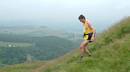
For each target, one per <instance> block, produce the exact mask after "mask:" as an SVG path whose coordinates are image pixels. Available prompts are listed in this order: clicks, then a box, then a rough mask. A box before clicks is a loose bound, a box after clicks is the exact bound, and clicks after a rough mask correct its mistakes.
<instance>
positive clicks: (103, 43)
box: [0, 17, 130, 72]
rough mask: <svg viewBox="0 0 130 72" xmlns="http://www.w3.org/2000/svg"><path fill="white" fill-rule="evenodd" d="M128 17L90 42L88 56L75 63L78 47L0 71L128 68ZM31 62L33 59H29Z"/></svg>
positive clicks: (125, 71)
mask: <svg viewBox="0 0 130 72" xmlns="http://www.w3.org/2000/svg"><path fill="white" fill-rule="evenodd" d="M129 46H130V17H128V18H125V19H123V20H122V21H120V22H119V23H117V24H115V25H114V26H112V27H111V28H109V29H108V30H106V31H104V32H103V33H102V34H100V35H99V36H98V38H97V41H96V42H95V43H93V44H91V45H90V50H91V51H92V56H91V57H87V56H86V57H85V58H84V59H83V62H82V63H78V60H79V52H78V49H77V50H75V51H73V52H70V53H68V54H66V55H65V56H62V57H60V58H58V59H55V60H51V61H48V62H44V63H42V62H40V64H34V68H33V65H31V66H29V67H26V66H28V65H29V64H24V65H23V64H20V66H17V65H14V66H8V67H3V68H1V69H0V72H130V47H129ZM32 64H33V63H32Z"/></svg>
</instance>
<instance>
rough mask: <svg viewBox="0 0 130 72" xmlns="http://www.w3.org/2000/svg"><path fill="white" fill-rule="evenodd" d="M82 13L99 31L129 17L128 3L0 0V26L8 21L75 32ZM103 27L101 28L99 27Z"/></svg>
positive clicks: (126, 0)
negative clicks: (71, 29) (67, 29)
mask: <svg viewBox="0 0 130 72" xmlns="http://www.w3.org/2000/svg"><path fill="white" fill-rule="evenodd" d="M80 14H84V15H85V16H86V17H87V18H88V19H90V21H91V22H92V23H93V25H94V26H95V27H96V28H97V29H98V30H102V29H104V28H107V27H108V26H110V25H111V24H112V23H114V22H116V21H118V20H120V19H121V18H123V17H125V16H130V0H0V21H1V23H0V24H4V25H5V24H9V22H10V25H13V23H11V22H16V24H17V25H18V24H20V23H18V22H22V23H24V22H25V23H26V22H27V23H26V24H38V25H45V26H49V27H59V28H64V29H66V28H69V30H70V28H73V29H79V30H80V28H81V25H80V23H79V21H78V19H77V17H78V16H79V15H80ZM101 26H103V27H104V28H100V27H101Z"/></svg>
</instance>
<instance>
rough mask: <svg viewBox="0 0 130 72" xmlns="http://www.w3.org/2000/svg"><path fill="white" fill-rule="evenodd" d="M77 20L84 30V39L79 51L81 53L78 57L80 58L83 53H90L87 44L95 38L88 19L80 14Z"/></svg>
mask: <svg viewBox="0 0 130 72" xmlns="http://www.w3.org/2000/svg"><path fill="white" fill-rule="evenodd" d="M79 20H80V22H81V23H82V24H83V30H84V34H83V39H84V41H83V42H82V43H81V45H80V53H81V55H80V59H82V58H83V57H84V55H85V54H88V55H89V56H91V53H90V51H89V50H88V44H89V43H91V42H93V41H94V40H95V29H94V28H93V27H92V26H91V24H90V22H89V20H88V19H86V18H85V16H83V15H80V16H79Z"/></svg>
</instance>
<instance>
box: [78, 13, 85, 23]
mask: <svg viewBox="0 0 130 72" xmlns="http://www.w3.org/2000/svg"><path fill="white" fill-rule="evenodd" d="M79 20H80V22H82V23H85V20H86V18H85V16H84V15H80V16H79Z"/></svg>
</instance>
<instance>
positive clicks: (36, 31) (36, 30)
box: [0, 25, 81, 40]
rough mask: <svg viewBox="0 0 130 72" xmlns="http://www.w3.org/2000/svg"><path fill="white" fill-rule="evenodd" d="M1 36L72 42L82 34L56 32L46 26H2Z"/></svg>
mask: <svg viewBox="0 0 130 72" xmlns="http://www.w3.org/2000/svg"><path fill="white" fill-rule="evenodd" d="M0 34H16V35H28V36H32V37H43V36H57V37H62V38H66V39H70V40H74V39H75V40H77V39H81V38H80V33H78V32H75V33H68V32H65V31H64V30H58V29H57V30H54V29H51V28H48V27H46V26H33V25H23V26H22V25H19V26H0Z"/></svg>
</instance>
